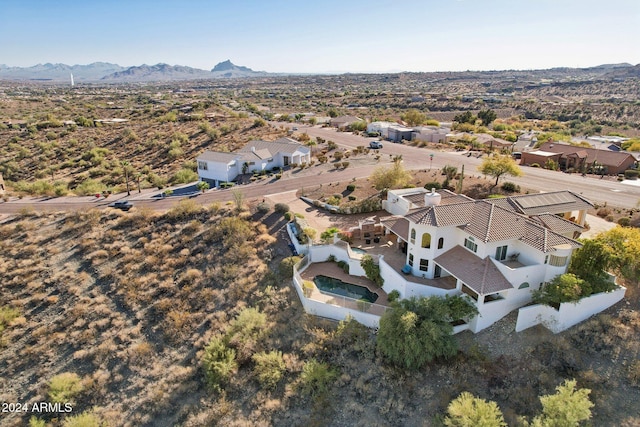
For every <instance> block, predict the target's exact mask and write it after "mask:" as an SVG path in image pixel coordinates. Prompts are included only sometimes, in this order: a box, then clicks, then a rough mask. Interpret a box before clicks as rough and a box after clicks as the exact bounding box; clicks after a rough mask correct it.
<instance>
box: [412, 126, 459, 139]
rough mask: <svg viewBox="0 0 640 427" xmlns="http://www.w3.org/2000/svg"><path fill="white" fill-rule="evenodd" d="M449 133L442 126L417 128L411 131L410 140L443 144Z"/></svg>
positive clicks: (448, 130)
mask: <svg viewBox="0 0 640 427" xmlns="http://www.w3.org/2000/svg"><path fill="white" fill-rule="evenodd" d="M450 132H451V129H450V128H447V127H444V126H418V127H416V128H414V129H413V137H412V140H415V141H425V142H436V143H444V142H447V135H448V134H449V133H450Z"/></svg>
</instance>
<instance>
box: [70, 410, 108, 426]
mask: <svg viewBox="0 0 640 427" xmlns="http://www.w3.org/2000/svg"><path fill="white" fill-rule="evenodd" d="M103 425H105V424H104V423H103V422H102V421H101V420H100V418H99V417H98V416H97V415H96V414H94V413H93V412H82V413H80V414H77V415H70V416H68V417H66V418H65V419H64V421H63V422H62V427H100V426H103Z"/></svg>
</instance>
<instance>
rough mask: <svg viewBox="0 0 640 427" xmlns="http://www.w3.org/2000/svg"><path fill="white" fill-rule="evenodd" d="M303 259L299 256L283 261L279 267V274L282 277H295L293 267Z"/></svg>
mask: <svg viewBox="0 0 640 427" xmlns="http://www.w3.org/2000/svg"><path fill="white" fill-rule="evenodd" d="M301 259H302V258H300V257H299V256H290V257H287V258H285V259H283V260H282V261H280V265H279V266H278V272H279V273H280V275H281V276H282V277H285V278H290V277H293V266H294V265H296V264H297V263H298V262H300V260H301Z"/></svg>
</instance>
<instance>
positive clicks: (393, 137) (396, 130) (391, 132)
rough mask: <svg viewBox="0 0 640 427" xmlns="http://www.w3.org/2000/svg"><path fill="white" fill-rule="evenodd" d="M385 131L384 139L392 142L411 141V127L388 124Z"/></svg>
mask: <svg viewBox="0 0 640 427" xmlns="http://www.w3.org/2000/svg"><path fill="white" fill-rule="evenodd" d="M387 132H388V133H387V138H386V139H388V140H389V141H392V142H402V141H403V140H404V141H411V138H412V136H413V129H411V128H408V127H405V126H400V125H392V126H389V128H388V129H387Z"/></svg>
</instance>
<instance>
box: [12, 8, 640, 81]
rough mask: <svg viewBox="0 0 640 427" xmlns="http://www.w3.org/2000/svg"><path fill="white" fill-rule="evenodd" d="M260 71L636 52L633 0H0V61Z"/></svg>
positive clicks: (428, 66)
mask: <svg viewBox="0 0 640 427" xmlns="http://www.w3.org/2000/svg"><path fill="white" fill-rule="evenodd" d="M226 59H230V60H231V61H232V62H233V63H235V64H237V65H244V66H247V67H250V68H252V69H254V70H264V71H270V72H305V73H313V72H385V71H457V70H504V69H533V68H549V67H557V66H568V67H587V66H593V65H599V64H603V63H617V62H629V63H632V64H637V63H640V0H597V1H596V0H396V1H382V0H368V1H367V0H356V1H350V0H342V1H336V0H324V1H318V2H308V1H304V0H299V1H284V0H271V1H269V0H259V1H245V0H231V1H229V0H227V1H219V0H209V1H207V0H183V1H177V0H172V1H166V0H84V1H83V0H56V1H54V0H2V2H1V4H0V64H6V65H10V66H30V65H35V64H37V63H45V62H54V63H55V62H61V63H65V64H69V65H73V64H88V63H91V62H95V61H104V62H113V63H117V64H120V65H123V66H131V65H141V64H143V63H146V64H156V63H159V62H164V63H168V64H180V65H187V66H191V67H197V68H203V69H211V68H213V66H214V65H215V64H216V63H218V62H221V61H224V60H226Z"/></svg>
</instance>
